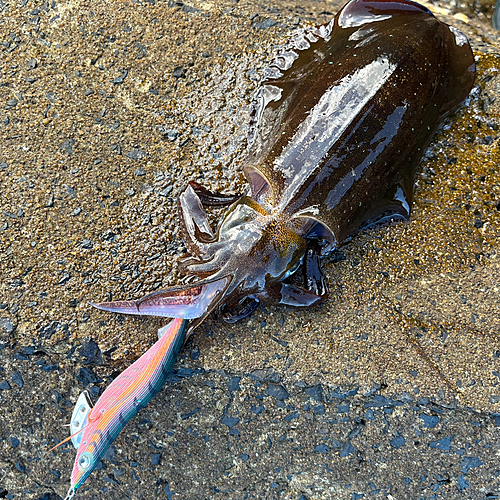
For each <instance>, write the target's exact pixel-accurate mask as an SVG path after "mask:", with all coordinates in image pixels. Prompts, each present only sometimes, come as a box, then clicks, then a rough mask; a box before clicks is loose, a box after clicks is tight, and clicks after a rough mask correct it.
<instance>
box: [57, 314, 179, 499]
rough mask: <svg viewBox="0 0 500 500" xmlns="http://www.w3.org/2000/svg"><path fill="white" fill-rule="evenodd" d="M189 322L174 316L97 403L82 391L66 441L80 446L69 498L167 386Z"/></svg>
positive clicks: (77, 447)
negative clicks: (133, 420) (148, 347)
mask: <svg viewBox="0 0 500 500" xmlns="http://www.w3.org/2000/svg"><path fill="white" fill-rule="evenodd" d="M187 324H188V320H186V319H174V320H173V321H171V322H170V323H169V324H168V325H166V326H164V327H163V328H160V330H158V335H159V336H160V338H159V340H158V341H157V342H156V343H155V344H154V345H153V346H152V347H151V348H150V349H149V350H148V351H147V352H146V353H145V354H143V355H142V356H141V357H140V358H139V359H138V360H137V361H136V362H135V363H133V364H132V365H131V366H129V367H128V368H127V369H126V370H125V371H124V372H123V373H121V374H120V375H119V376H118V377H117V378H116V379H115V380H113V382H112V383H111V385H110V386H109V387H108V388H107V389H106V390H105V391H104V393H103V394H102V396H101V397H100V398H99V400H98V401H97V403H96V405H95V406H94V407H92V405H91V402H90V398H89V396H88V393H87V392H86V391H84V392H83V393H82V394H81V395H80V397H79V398H78V401H77V404H76V406H75V409H74V411H73V415H72V418H71V424H70V430H71V432H72V435H71V436H70V437H69V438H67V439H66V440H64V441H63V443H64V442H66V441H68V440H69V439H71V440H72V442H73V444H74V446H75V448H76V449H77V452H76V458H75V463H74V466H73V472H72V474H71V486H70V488H69V491H68V493H67V495H66V497H65V500H69V499H71V498H73V497H74V495H75V493H76V491H77V490H78V488H80V487H81V485H82V484H83V483H84V482H85V480H86V479H87V478H88V477H89V475H90V474H91V473H92V471H93V470H94V468H95V467H96V465H97V464H98V463H99V461H100V460H101V458H102V457H103V456H104V454H105V453H106V450H107V449H108V448H109V446H110V444H111V443H112V442H113V441H114V440H115V438H116V436H118V434H119V433H120V431H121V430H122V429H123V427H124V426H125V424H126V423H127V422H128V421H129V420H130V419H131V418H132V417H134V416H135V415H136V414H137V413H138V412H139V411H140V410H141V409H142V408H144V407H145V406H146V405H147V404H148V403H149V402H150V401H151V399H153V398H154V397H155V396H156V394H158V392H159V391H160V389H161V388H162V387H163V385H164V384H165V381H166V379H167V377H168V374H169V373H170V372H171V370H172V367H173V365H174V362H175V360H176V358H177V354H178V353H179V349H180V348H181V346H182V344H183V342H184V337H185V333H186V329H187ZM60 444H62V443H59V445H60ZM59 445H57V446H59ZM53 449H54V448H53Z"/></svg>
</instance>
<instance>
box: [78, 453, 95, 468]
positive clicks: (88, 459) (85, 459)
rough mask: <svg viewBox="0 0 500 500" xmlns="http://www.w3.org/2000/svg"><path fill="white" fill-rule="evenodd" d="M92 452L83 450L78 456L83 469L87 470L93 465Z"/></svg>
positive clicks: (79, 466)
mask: <svg viewBox="0 0 500 500" xmlns="http://www.w3.org/2000/svg"><path fill="white" fill-rule="evenodd" d="M92 459H93V456H92V453H89V452H83V453H82V454H81V455H80V456H79V457H78V468H79V469H81V470H84V471H85V470H87V469H89V467H90V466H91V465H92Z"/></svg>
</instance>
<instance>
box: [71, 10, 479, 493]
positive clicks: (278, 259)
mask: <svg viewBox="0 0 500 500" xmlns="http://www.w3.org/2000/svg"><path fill="white" fill-rule="evenodd" d="M474 79H475V62H474V57H473V55H472V50H471V48H470V46H469V43H468V40H467V38H466V37H465V35H463V34H462V33H461V32H460V31H459V30H457V29H456V28H453V27H451V26H448V25H446V24H444V23H442V22H440V21H438V20H437V19H436V18H435V17H434V16H433V15H432V13H431V12H430V11H429V10H428V9H426V8H425V7H423V6H421V5H419V4H417V3H414V2H412V1H410V0H352V1H350V2H349V3H347V4H346V5H345V6H344V7H343V8H342V9H341V10H340V11H339V13H338V14H337V15H336V16H335V18H334V19H333V20H332V21H331V22H330V23H329V24H328V25H326V26H321V27H319V28H314V29H312V30H308V31H303V32H302V33H301V34H300V35H298V36H297V37H294V38H293V39H292V40H291V41H290V42H289V43H288V44H287V45H286V46H285V47H284V48H283V50H282V51H281V52H280V53H279V54H278V56H277V57H276V59H275V60H274V62H273V63H272V64H271V65H270V67H269V68H268V73H267V77H266V78H265V79H264V82H263V85H262V87H261V89H260V91H259V92H258V94H257V97H256V100H255V103H254V105H253V111H252V123H251V128H250V137H249V139H250V142H251V147H250V150H249V155H248V157H247V159H246V161H245V163H244V165H243V172H244V174H245V177H246V179H247V180H248V183H249V188H248V192H247V193H246V194H245V195H243V196H232V195H224V194H219V193H214V192H211V191H209V190H207V189H205V188H204V187H203V186H200V185H199V184H197V183H193V182H192V183H190V184H189V185H188V186H187V188H186V189H185V190H184V191H183V192H182V193H181V195H180V197H179V200H178V209H179V215H180V222H181V229H182V233H183V238H184V242H185V244H186V247H187V249H188V251H189V254H188V255H187V256H186V257H185V258H183V259H182V260H181V262H180V264H181V267H182V269H183V270H184V272H185V274H187V275H188V276H190V277H193V278H195V279H196V281H195V282H191V283H190V284H187V285H182V286H177V287H172V288H169V289H166V290H161V291H159V292H156V293H154V294H151V295H149V296H147V297H144V298H143V299H140V300H126V301H117V302H106V303H102V304H92V305H94V306H96V307H98V308H99V309H102V310H106V311H111V312H119V313H123V314H140V315H155V316H165V317H176V318H178V319H175V320H174V321H173V322H172V323H170V325H169V327H168V331H167V333H168V335H169V337H168V338H167V339H165V338H162V339H160V340H159V341H158V342H157V343H156V344H155V345H154V346H153V347H152V348H151V349H150V351H148V352H147V353H146V354H145V355H144V356H142V357H141V358H140V359H139V360H138V361H136V363H134V364H133V365H132V366H131V367H130V368H129V369H127V370H126V371H125V372H124V373H123V374H122V375H120V376H119V377H118V378H117V379H116V380H115V381H114V382H113V383H112V384H111V386H110V387H108V389H106V391H105V392H104V394H103V395H102V396H101V398H100V399H99V401H98V403H97V405H96V407H95V408H94V409H93V410H92V411H91V412H90V413H89V415H88V424H87V427H85V429H84V430H83V431H82V432H83V436H82V440H81V444H80V446H79V448H78V451H77V457H76V460H75V466H74V469H73V476H72V481H71V488H70V491H69V492H68V495H67V498H71V497H72V496H73V495H74V493H75V491H76V490H77V489H78V488H79V487H80V486H81V484H82V483H83V481H85V479H86V478H87V477H88V476H89V474H90V473H91V471H92V470H93V468H94V467H95V465H96V464H97V463H98V461H99V460H100V459H101V458H102V456H103V455H104V452H105V450H106V449H107V447H108V446H109V444H111V442H112V441H113V440H114V439H115V437H116V436H117V435H118V433H119V432H120V430H121V429H122V428H123V426H124V425H125V424H126V422H127V421H128V420H130V418H132V416H134V415H135V414H136V413H137V412H138V411H139V409H140V408H142V407H143V406H145V405H146V404H147V402H149V400H150V399H151V398H152V397H153V396H154V395H155V394H156V393H157V392H158V391H159V389H160V388H161V385H162V384H163V383H164V381H165V378H166V376H167V374H168V372H169V371H170V369H171V368H172V365H173V362H174V360H175V357H176V356H177V353H178V350H179V348H180V346H181V344H182V342H183V340H184V338H185V337H187V336H188V335H190V334H191V333H192V332H193V330H194V329H195V328H196V327H197V326H198V325H199V324H200V323H201V322H202V321H204V319H205V318H206V317H207V316H208V315H209V314H210V313H211V312H212V311H214V310H216V309H219V310H220V311H221V312H222V315H223V317H224V319H225V320H226V321H236V320H238V319H240V318H243V317H245V316H247V315H248V314H250V313H251V312H252V311H253V310H254V309H255V308H256V307H257V306H258V305H259V303H260V302H267V303H273V304H283V305H289V306H297V307H305V306H310V305H313V304H316V303H318V302H320V301H323V300H325V299H326V298H327V296H328V285H327V284H326V281H325V279H324V275H323V272H322V270H321V266H320V258H321V257H322V256H324V255H326V254H327V253H328V252H330V251H332V250H333V249H335V248H336V247H338V246H339V245H341V244H342V243H343V242H345V241H347V240H348V239H349V238H351V237H353V236H355V235H356V234H357V233H358V232H359V231H360V230H362V229H364V228H367V227H371V226H373V225H376V224H380V223H388V222H390V221H392V220H406V219H407V218H408V217H409V215H410V212H411V205H412V199H413V185H414V180H415V174H416V170H417V167H418V165H419V163H420V160H421V158H422V155H423V154H424V152H425V149H426V147H427V145H428V144H429V142H430V140H431V138H432V135H433V134H434V132H435V131H436V129H437V128H438V127H439V125H440V124H441V123H442V122H443V120H444V118H445V117H446V116H448V115H449V114H450V113H452V112H453V111H455V110H456V109H457V108H458V107H459V106H460V104H461V103H462V102H463V101H464V100H465V99H466V97H467V95H468V94H469V92H470V90H471V89H472V86H473V84H474ZM209 205H212V206H219V207H220V206H228V209H227V210H226V212H225V214H224V217H223V218H222V220H221V222H220V223H219V225H218V227H217V229H216V230H215V231H214V230H213V229H212V228H211V227H210V224H209V222H208V218H207V216H206V213H205V211H204V206H209ZM301 267H302V270H303V285H302V286H300V285H298V284H296V283H290V282H289V280H288V278H289V277H290V276H291V275H293V274H294V273H296V271H297V270H298V269H299V268H301ZM180 318H183V319H180ZM188 320H190V325H189V327H188V325H187V321H188ZM165 335H167V334H165ZM150 353H151V354H150Z"/></svg>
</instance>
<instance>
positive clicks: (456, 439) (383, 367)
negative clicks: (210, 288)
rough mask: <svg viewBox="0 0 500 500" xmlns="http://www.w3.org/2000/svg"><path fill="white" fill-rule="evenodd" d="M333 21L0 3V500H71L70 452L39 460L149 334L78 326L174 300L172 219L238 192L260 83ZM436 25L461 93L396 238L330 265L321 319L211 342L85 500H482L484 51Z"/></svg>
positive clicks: (455, 16)
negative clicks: (465, 71)
mask: <svg viewBox="0 0 500 500" xmlns="http://www.w3.org/2000/svg"><path fill="white" fill-rule="evenodd" d="M339 6H340V3H336V2H324V1H310V0H309V1H307V2H302V3H301V6H300V7H298V6H297V4H296V3H294V2H287V1H277V0H275V1H274V2H272V3H265V4H264V3H263V4H260V3H253V2H250V1H248V0H242V1H240V2H233V1H229V0H228V1H220V2H211V1H208V0H207V1H199V0H193V1H191V2H190V3H189V4H182V3H181V2H173V1H170V2H158V1H155V0H150V1H148V2H146V1H145V2H129V3H126V2H120V1H117V0H113V1H107V2H104V1H101V2H84V1H78V0H74V1H70V2H67V3H58V2H56V1H52V2H48V3H43V2H34V1H30V0H28V1H26V0H21V2H5V1H4V2H0V10H1V16H0V43H1V45H0V50H1V53H2V57H1V58H0V136H1V140H0V192H1V198H0V214H1V220H0V241H1V246H2V254H1V257H0V273H1V276H2V280H1V283H0V398H1V399H0V498H33V499H47V500H50V499H56V498H60V496H61V497H63V496H64V494H65V493H66V491H67V488H68V486H69V476H70V471H71V468H72V463H73V459H74V450H73V449H72V448H71V447H70V446H69V445H68V446H66V447H61V448H60V449H59V450H57V451H56V452H53V453H50V454H48V453H47V451H46V450H47V449H48V448H50V447H51V446H53V445H54V444H56V443H57V442H59V441H60V440H62V439H63V438H64V437H66V435H67V428H66V427H63V424H65V423H68V421H69V417H70V414H71V411H72V406H73V404H74V402H75V401H76V398H77V396H78V394H79V393H80V392H81V391H82V390H83V388H84V387H87V388H88V389H89V390H91V392H93V393H94V394H95V395H96V396H97V395H98V394H99V392H100V391H101V392H102V390H103V389H104V387H105V386H106V384H108V383H109V382H110V380H112V378H113V377H114V376H116V375H117V374H118V373H119V372H120V371H121V370H123V369H124V368H126V367H127V366H128V365H129V364H130V363H131V362H132V361H133V360H134V359H136V358H137V357H138V356H139V355H140V354H141V353H142V352H144V351H145V350H146V349H147V348H148V347H149V346H150V345H151V344H152V342H153V340H154V338H155V335H156V330H157V329H158V327H159V326H160V325H161V324H162V323H161V322H160V321H157V320H153V319H134V318H123V317H120V316H113V315H108V314H104V313H101V312H98V311H96V310H92V309H91V308H90V307H89V306H88V304H87V301H88V300H93V301H102V300H108V299H110V298H115V299H118V298H126V297H139V296H141V295H144V294H146V293H148V292H151V291H153V290H155V289H158V288H160V287H164V286H167V285H169V284H172V283H175V282H176V280H177V279H178V278H177V274H176V263H175V262H176V258H177V257H178V256H179V255H181V254H182V253H183V251H184V248H183V243H182V241H181V239H180V236H179V231H178V221H177V217H176V212H175V207H176V202H175V199H176V196H177V194H178V193H179V192H180V190H181V189H182V188H183V186H184V185H185V184H186V182H187V181H188V180H191V179H193V180H197V181H200V182H203V183H204V184H206V185H208V186H211V187H213V188H217V189H224V190H228V191H233V192H237V191H238V190H239V189H240V188H241V187H242V185H243V181H242V179H241V176H240V174H239V172H238V169H237V167H238V165H239V163H240V162H241V159H242V158H243V157H244V154H245V146H246V143H245V140H246V139H245V138H246V126H247V120H248V104H249V102H250V100H251V97H252V94H253V92H254V90H255V88H256V86H257V84H258V81H259V78H260V75H261V74H262V71H263V69H264V67H265V64H266V62H269V60H270V58H271V57H272V54H273V53H274V52H275V51H276V49H277V47H278V44H280V43H282V42H283V41H284V40H285V39H286V37H287V34H288V33H290V31H291V30H293V29H295V28H297V27H299V26H306V25H307V24H308V23H316V24H321V23H324V22H327V21H328V20H329V19H330V18H331V17H332V15H333V14H334V13H335V12H336V11H337V10H338V8H339ZM430 8H431V9H433V10H434V11H435V12H436V13H437V15H438V16H439V17H440V18H442V19H443V20H445V21H446V22H449V23H451V24H453V25H455V26H457V27H458V28H460V29H461V30H463V31H464V32H465V33H466V34H467V36H469V38H470V40H471V43H472V45H473V47H474V50H475V54H476V57H477V62H478V86H477V88H476V89H475V90H474V91H473V93H472V95H471V99H470V102H468V105H467V106H466V107H464V108H463V109H462V110H461V111H460V112H459V113H457V115H455V116H454V117H453V118H452V119H450V120H449V122H448V123H447V124H446V125H445V126H444V127H443V129H442V130H441V131H440V132H439V133H438V135H437V136H436V139H435V141H434V142H433V144H432V145H431V147H430V149H429V151H428V152H427V153H426V158H425V161H424V162H423V164H422V166H421V167H420V170H419V174H418V180H417V188H416V194H415V206H414V212H413V216H412V218H411V220H410V221H409V222H408V223H406V224H397V225H394V226H391V227H385V228H380V229H378V230H376V231H371V232H367V233H364V234H361V235H359V236H358V237H356V238H355V239H354V240H353V241H351V242H350V243H349V244H347V245H345V246H344V247H342V248H341V249H340V250H339V251H338V252H336V253H335V254H334V255H333V256H331V257H330V258H329V260H328V261H327V263H326V265H325V268H326V274H327V277H328V279H329V282H330V283H331V290H332V293H331V298H330V300H329V301H328V302H327V303H325V304H323V305H322V306H320V307H316V308H312V309H310V310H307V311H295V310H291V309H287V308H266V309H260V310H258V311H257V312H256V313H254V314H253V315H252V316H251V317H250V318H248V319H246V320H244V321H242V322H240V323H237V324H235V325H226V324H223V323H221V322H219V321H218V320H217V318H210V319H209V320H208V321H207V322H206V323H205V324H204V325H202V326H201V327H200V328H199V330H198V331H197V333H196V335H195V336H194V337H193V338H192V340H191V341H190V343H189V344H188V345H187V346H186V347H185V348H184V350H183V351H182V355H181V357H180V359H179V361H178V363H177V364H176V369H175V371H174V374H173V375H172V376H171V379H170V382H169V384H167V386H166V387H165V389H164V390H163V391H162V392H161V393H160V395H159V396H158V397H157V398H156V399H155V400H154V401H153V402H152V403H151V404H150V405H149V406H148V407H147V408H146V409H145V410H143V411H142V412H141V413H140V414H139V416H138V417H137V418H135V419H134V420H133V421H132V422H131V423H130V424H128V425H127V427H126V428H125V430H124V431H123V432H122V433H121V435H120V436H119V437H118V439H117V440H116V441H115V444H114V445H113V446H112V448H111V449H110V452H109V453H108V455H107V457H106V460H104V461H103V463H102V467H101V468H100V469H99V470H98V471H97V472H95V473H94V474H93V475H92V476H91V478H90V479H89V480H88V482H87V483H86V485H85V487H84V488H82V490H81V491H80V492H79V493H78V495H79V496H78V497H79V498H88V499H90V498H110V499H115V498H116V499H121V498H133V499H135V498H167V499H169V500H171V499H174V500H178V499H212V498H214V499H217V498H230V499H243V498H283V499H297V500H298V499H340V500H343V499H349V500H351V499H354V500H356V499H361V498H375V499H378V498H387V499H392V500H394V499H397V500H401V499H462V498H463V499H492V498H497V497H498V496H499V495H500V485H499V480H498V478H497V476H498V475H499V474H500V466H499V465H498V454H499V453H500V439H499V437H498V426H499V425H500V413H499V409H500V387H499V381H500V380H499V379H500V342H499V339H498V335H499V324H500V321H499V319H498V315H499V288H500V284H499V283H500V252H499V247H500V244H499V235H500V170H499V168H498V163H499V156H500V154H499V141H498V135H499V133H498V126H499V116H500V108H499V102H500V100H499V99H498V96H499V93H500V92H499V91H500V76H499V75H498V68H499V62H500V55H499V52H500V51H499V47H498V35H497V34H496V33H495V32H494V31H493V29H492V28H491V27H490V26H489V21H488V19H487V17H486V16H485V15H484V14H481V13H477V12H474V11H470V10H468V9H466V8H462V9H459V8H458V7H456V5H455V4H454V6H453V7H450V4H439V5H437V4H435V5H430ZM217 217H218V215H217V213H215V212H214V214H213V221H216V220H217Z"/></svg>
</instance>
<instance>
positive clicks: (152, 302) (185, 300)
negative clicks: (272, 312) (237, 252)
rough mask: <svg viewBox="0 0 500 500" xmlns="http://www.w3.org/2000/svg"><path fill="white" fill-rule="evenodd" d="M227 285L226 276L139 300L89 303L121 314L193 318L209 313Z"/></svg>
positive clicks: (153, 294)
mask: <svg viewBox="0 0 500 500" xmlns="http://www.w3.org/2000/svg"><path fill="white" fill-rule="evenodd" d="M230 283H231V277H230V276H226V277H224V278H218V279H216V280H212V281H209V280H205V281H202V282H198V283H193V284H191V285H185V286H175V287H171V288H167V289H165V290H160V291H159V292H155V293H152V294H150V295H147V296H146V297H143V298H142V299H139V300H119V301H116V302H102V303H100V304H94V303H92V302H89V303H90V305H91V306H94V307H96V308H97V309H101V310H102V311H110V312H115V313H121V314H136V315H141V316H163V317H167V318H182V319H195V318H200V317H201V316H206V315H208V314H209V313H210V312H211V311H213V309H214V308H215V307H216V306H217V305H218V304H219V302H220V301H221V299H222V297H223V296H224V293H225V291H226V290H227V288H228V286H229V284H230Z"/></svg>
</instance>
